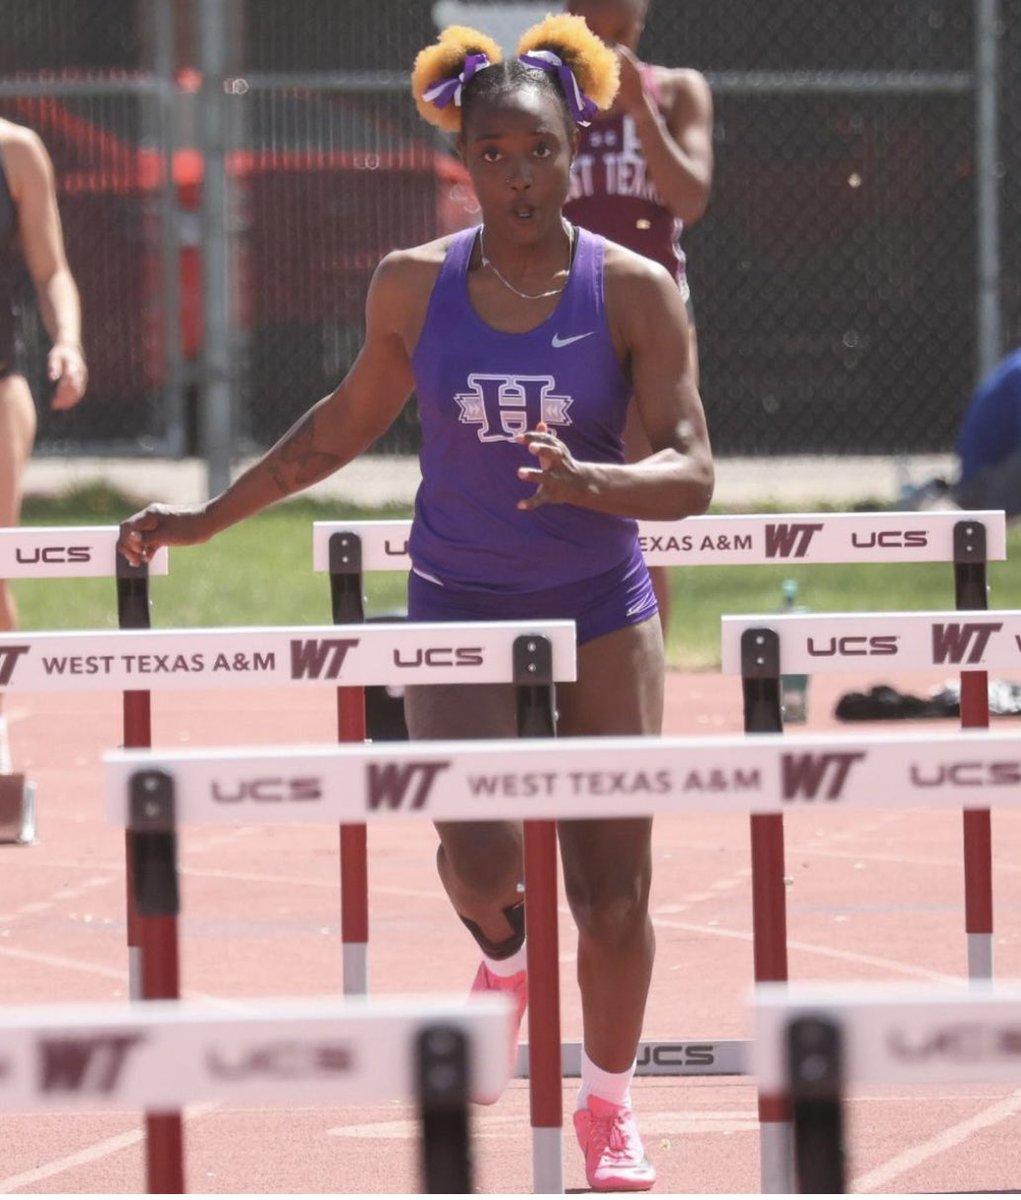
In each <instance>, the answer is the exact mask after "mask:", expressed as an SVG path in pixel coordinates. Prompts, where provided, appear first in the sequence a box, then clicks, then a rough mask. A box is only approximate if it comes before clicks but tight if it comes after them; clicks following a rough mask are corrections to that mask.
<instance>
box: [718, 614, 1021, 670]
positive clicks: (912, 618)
mask: <svg viewBox="0 0 1021 1200" xmlns="http://www.w3.org/2000/svg"><path fill="white" fill-rule="evenodd" d="M720 624H721V630H722V634H721V640H722V666H721V669H722V671H723V673H724V674H725V675H739V674H741V641H742V637H743V635H744V634H745V632H746V631H747V630H750V629H771V630H773V631H774V632H775V633H776V634H777V637H778V638H779V641H780V667H781V669H782V670H783V671H784V672H785V673H789V672H799V671H805V672H807V673H809V674H822V673H824V672H825V673H830V672H843V671H860V670H862V669H866V668H867V669H868V670H871V671H875V670H883V671H899V670H925V669H927V668H932V667H946V668H948V669H957V670H960V669H962V668H963V669H965V670H977V671H984V670H988V669H994V670H1017V669H1018V668H1021V611H1016V610H1007V611H1000V610H993V609H988V610H983V611H981V612H974V613H971V612H960V611H957V610H950V611H928V612H893V613H784V614H776V615H766V616H764V615H762V614H761V613H760V614H756V615H732V616H724V617H721V618H720Z"/></svg>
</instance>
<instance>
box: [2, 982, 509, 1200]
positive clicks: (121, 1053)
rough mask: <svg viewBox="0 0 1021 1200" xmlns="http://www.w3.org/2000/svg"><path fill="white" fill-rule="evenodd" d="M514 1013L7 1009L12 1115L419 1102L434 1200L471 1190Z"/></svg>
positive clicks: (174, 1169) (170, 1180)
mask: <svg viewBox="0 0 1021 1200" xmlns="http://www.w3.org/2000/svg"><path fill="white" fill-rule="evenodd" d="M510 1009H511V1006H510V1004H509V1003H508V1001H507V999H506V997H503V996H483V997H477V998H474V999H473V1001H472V1003H471V1004H468V1005H466V1004H465V1002H464V1000H463V998H460V997H459V998H458V999H457V1000H449V1001H447V1000H443V999H441V998H438V997H428V998H423V999H420V1000H416V999H402V1000H400V1001H397V1000H390V1001H379V1000H377V1001H373V1003H372V1004H371V1005H367V1004H364V1003H357V1004H354V1003H352V1002H350V1001H345V1002H342V1003H337V1002H333V1003H323V1002H309V1001H273V1002H267V1001H258V1002H241V1001H238V1002H236V1004H235V1006H234V1008H233V1009H232V1011H227V1012H225V1011H210V1009H209V1008H208V1007H205V1006H200V1005H194V1004H188V1003H185V1002H182V1001H177V1000H174V1001H166V1000H164V1001H160V1000H155V1001H151V1002H149V1003H147V1004H145V1005H141V1006H133V1007H131V1008H130V1009H124V1008H122V1007H113V1006H102V1005H79V1006H71V1005H65V1006H61V1007H56V1006H54V1007H49V1008H40V1007H39V1006H33V1007H32V1008H21V1009H16V1008H15V1009H6V1010H0V1109H2V1110H4V1111H7V1112H61V1111H74V1112H79V1111H81V1110H83V1109H86V1110H106V1111H109V1110H114V1109H124V1108H128V1107H136V1106H137V1107H140V1108H146V1109H148V1110H164V1109H180V1108H182V1107H183V1106H184V1105H185V1104H188V1103H191V1102H194V1101H213V1102H219V1103H227V1104H230V1105H233V1106H236V1107H246V1106H249V1105H252V1104H257V1103H260V1102H264V1101H267V1100H270V1101H272V1102H274V1103H278V1104H297V1103H318V1104H332V1105H336V1104H360V1105H361V1104H365V1103H376V1102H380V1101H388V1100H417V1101H418V1107H419V1115H420V1124H421V1129H422V1133H423V1136H422V1138H421V1142H422V1145H421V1153H420V1161H421V1164H422V1167H423V1183H424V1184H425V1187H424V1190H425V1191H428V1192H441V1193H448V1192H470V1191H471V1190H472V1188H471V1180H470V1159H469V1157H468V1120H467V1104H468V1100H469V1098H470V1096H471V1095H474V1094H476V1092H482V1093H483V1094H485V1093H490V1094H492V1093H494V1092H497V1091H499V1089H500V1088H501V1087H502V1086H503V1084H504V1083H505V1082H506V1076H507V1053H506V1045H507V1038H508V1036H509V1022H510V1019H511V1011H510ZM180 1149H181V1148H180V1147H178V1150H179V1152H180ZM163 1168H164V1169H163V1170H162V1171H158V1172H156V1173H153V1172H150V1174H149V1178H148V1185H149V1191H150V1192H154V1193H161V1194H165V1193H167V1192H168V1191H173V1192H174V1193H179V1192H181V1191H183V1181H184V1168H183V1163H181V1162H178V1163H169V1162H164V1163H163Z"/></svg>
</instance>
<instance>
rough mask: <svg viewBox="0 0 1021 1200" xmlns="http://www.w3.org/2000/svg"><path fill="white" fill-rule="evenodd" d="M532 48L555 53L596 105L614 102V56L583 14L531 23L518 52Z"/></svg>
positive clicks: (617, 72)
mask: <svg viewBox="0 0 1021 1200" xmlns="http://www.w3.org/2000/svg"><path fill="white" fill-rule="evenodd" d="M534 50H552V51H553V52H554V53H555V54H558V55H559V56H560V57H561V58H562V59H563V60H564V62H565V63H566V64H567V65H568V66H569V67H570V68H571V71H572V72H573V73H574V77H575V79H576V80H577V81H578V86H579V87H580V88H581V90H582V91H583V92H584V93H585V95H586V96H587V97H588V98H589V99H590V100H591V101H592V102H593V104H595V105H596V107H597V108H599V109H602V110H605V109H607V108H609V107H610V105H611V104H612V103H613V100H614V97H615V96H616V95H617V89H618V87H620V67H619V66H618V65H617V56H616V54H614V52H613V51H612V50H611V49H610V48H609V46H606V45H604V44H603V42H602V41H600V39H599V38H597V37H596V35H595V34H594V33H593V32H592V30H591V29H589V27H588V25H587V24H586V23H585V19H584V17H576V16H573V15H572V14H570V13H560V14H559V15H558V16H555V17H547V18H546V19H545V20H544V21H540V22H539V24H538V25H533V26H532V28H531V29H528V30H526V31H525V32H524V33H523V34H522V35H521V41H520V42H518V54H530V53H532V51H534Z"/></svg>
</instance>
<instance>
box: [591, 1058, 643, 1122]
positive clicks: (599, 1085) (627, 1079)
mask: <svg viewBox="0 0 1021 1200" xmlns="http://www.w3.org/2000/svg"><path fill="white" fill-rule="evenodd" d="M637 1061H638V1060H637V1058H636V1059H635V1062H633V1063H632V1064H631V1066H630V1067H629V1068H628V1069H627V1070H626V1071H604V1070H603V1068H602V1067H597V1066H596V1064H595V1063H594V1062H593V1061H592V1059H591V1058H589V1056H588V1054H587V1053H586V1052H585V1047H584V1046H583V1047H582V1050H581V1088H580V1089H579V1091H578V1107H579V1108H585V1106H586V1105H587V1103H588V1098H589V1096H598V1097H599V1098H600V1100H608V1101H609V1102H610V1103H611V1104H619V1105H620V1106H621V1107H622V1108H630V1107H631V1080H632V1079H633V1078H634V1075H635V1066H636V1064H637Z"/></svg>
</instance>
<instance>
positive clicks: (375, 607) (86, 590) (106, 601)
mask: <svg viewBox="0 0 1021 1200" xmlns="http://www.w3.org/2000/svg"><path fill="white" fill-rule="evenodd" d="M138 507H140V503H139V502H138V501H137V500H135V499H132V498H130V497H124V496H120V495H118V494H117V493H115V492H111V491H109V490H108V489H106V488H104V487H102V486H101V485H96V486H92V487H88V488H83V489H78V490H76V491H74V492H71V493H68V495H67V496H65V497H62V498H60V499H55V500H42V499H30V500H29V501H28V502H27V503H26V505H25V513H24V517H23V520H24V523H25V524H33V525H72V524H86V525H95V524H100V525H103V524H116V523H117V522H119V521H120V520H122V519H123V518H124V517H126V516H128V515H129V514H130V513H132V512H134V511H135V510H136V509H137V508H138ZM806 511H807V509H806ZM815 511H823V508H822V507H821V506H820V507H819V508H816V509H815ZM408 515H409V510H408V509H406V508H400V507H396V508H389V509H386V510H378V509H373V510H367V509H359V508H357V507H355V506H353V505H342V504H334V503H322V502H317V501H313V500H310V499H307V498H302V499H297V500H292V501H288V502H287V503H285V504H280V505H277V506H275V507H274V508H271V509H268V510H267V511H266V512H264V513H260V514H259V515H258V516H256V517H252V518H251V519H250V520H248V521H244V522H242V523H241V524H240V525H236V526H234V528H233V529H229V530H227V531H226V532H225V533H222V534H220V535H219V537H217V538H215V539H214V540H213V541H212V542H209V543H207V544H206V545H204V546H193V547H188V548H186V549H178V550H173V551H172V552H171V560H170V574H169V575H168V576H165V577H154V578H153V580H152V583H151V586H150V595H151V598H152V617H153V625H154V626H156V627H160V628H167V629H169V628H185V627H203V626H223V625H291V624H293V625H312V624H324V625H325V624H329V623H330V587H329V580H328V578H327V576H326V575H324V574H317V573H316V572H314V571H313V570H312V568H311V562H312V530H311V526H312V522H313V521H314V520H341V519H352V520H353V519H373V518H391V519H393V518H399V517H406V516H408ZM1007 555H1008V557H1007V561H1006V562H997V563H991V564H990V566H989V582H990V586H991V591H990V599H989V603H990V606H991V607H993V608H1017V607H1021V528H1013V529H1010V530H1009V531H1008V537H1007ZM671 575H672V596H673V611H672V615H671V627H670V640H669V647H668V654H669V658H670V661H671V662H672V663H673V664H674V665H677V666H684V667H686V668H689V669H697V668H711V667H714V666H716V665H718V663H719V642H720V616H721V615H722V614H724V613H769V612H774V611H776V610H777V609H778V608H779V607H780V604H781V587H782V584H783V581H784V580H785V579H788V578H793V579H796V580H797V582H798V588H799V592H798V602H799V603H800V604H803V605H804V606H805V607H807V608H809V609H812V610H813V611H816V612H840V611H847V612H868V611H891V612H898V611H911V610H918V609H925V608H936V609H938V608H946V609H950V608H953V605H954V589H953V570H952V568H951V567H950V565H949V564H943V563H919V564H915V565H911V566H903V565H896V564H866V565H853V566H852V565H847V566H841V565H832V566H830V565H820V566H792V565H791V564H790V563H788V564H786V565H785V566H777V567H691V568H688V569H687V570H674V571H673V572H672V573H671ZM404 588H405V576H404V575H403V573H399V572H387V573H385V574H375V573H374V574H370V575H367V576H366V593H367V612H368V613H369V614H370V615H371V614H380V613H384V612H390V611H393V610H398V609H402V608H403V607H404ZM14 592H15V596H16V598H17V601H18V605H19V608H20V612H21V625H22V627H23V628H25V629H104V628H114V627H115V626H116V600H115V594H114V585H113V583H112V581H111V580H108V579H82V580H67V581H61V580H40V581H27V580H19V581H17V582H16V583H15V584H14Z"/></svg>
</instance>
